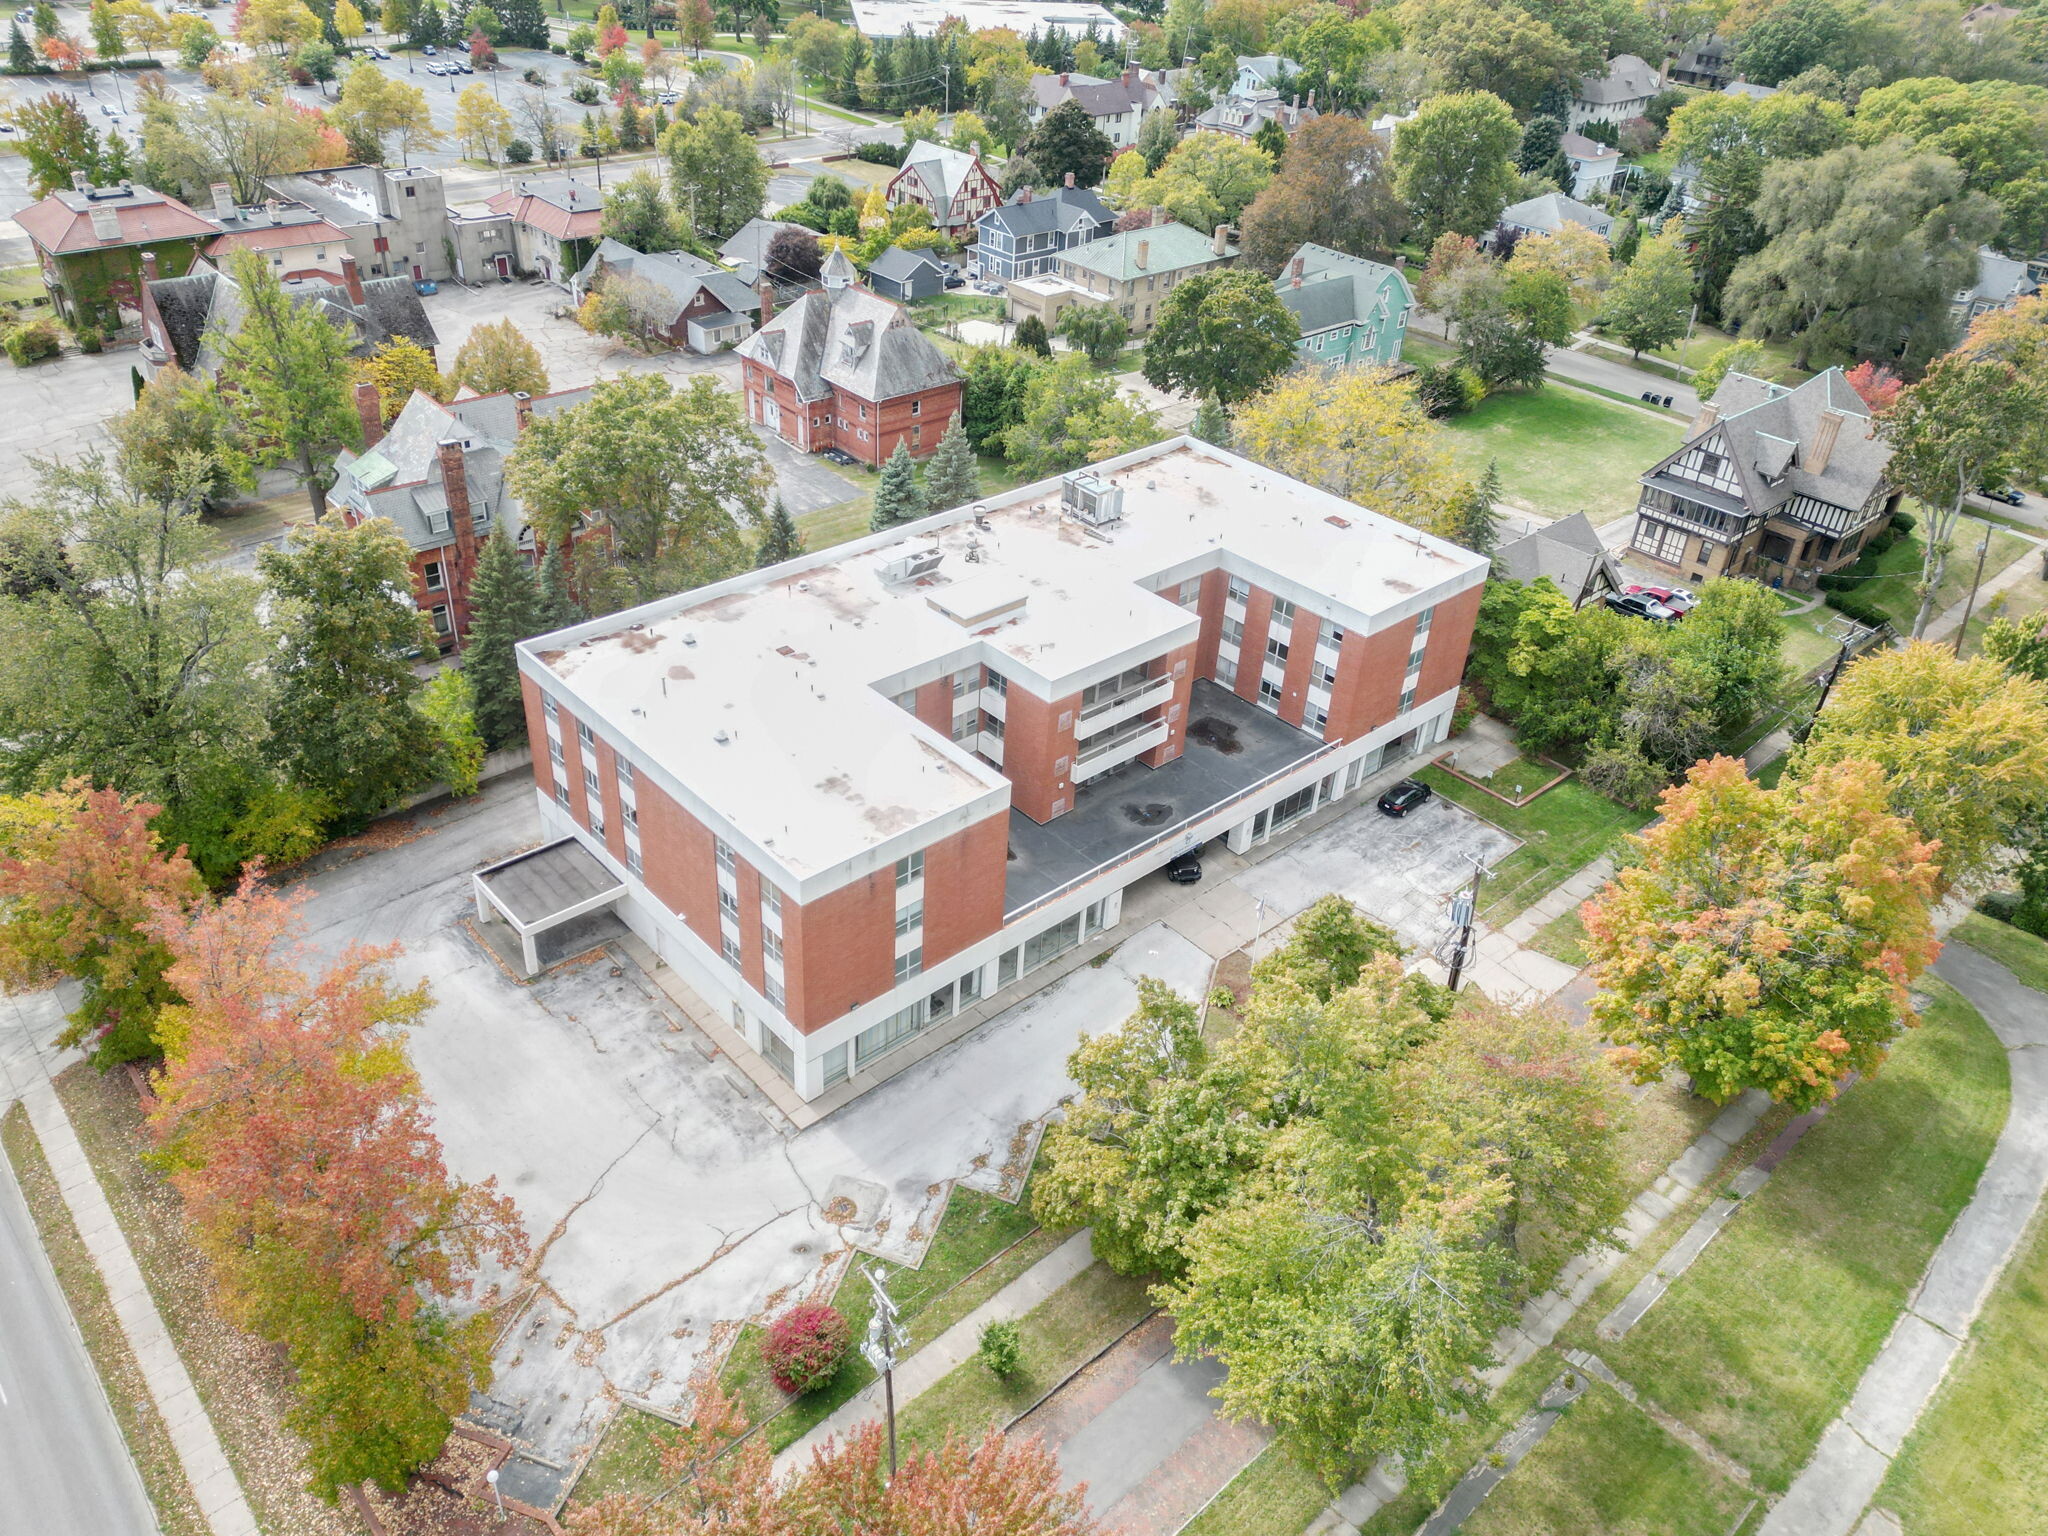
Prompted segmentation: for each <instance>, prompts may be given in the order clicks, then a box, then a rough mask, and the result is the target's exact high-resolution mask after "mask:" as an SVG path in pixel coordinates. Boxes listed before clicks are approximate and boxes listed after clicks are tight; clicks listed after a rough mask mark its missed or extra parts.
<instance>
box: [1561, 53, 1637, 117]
mask: <svg viewBox="0 0 2048 1536" xmlns="http://www.w3.org/2000/svg"><path fill="white" fill-rule="evenodd" d="M1659 85H1660V82H1659V80H1658V78H1657V71H1656V70H1655V69H1653V68H1651V67H1650V66H1649V65H1648V64H1645V63H1644V62H1643V61H1642V60H1641V59H1639V58H1637V57H1636V56H1635V55H1634V54H1632V53H1617V54H1616V55H1615V56H1614V57H1613V58H1611V59H1609V60H1608V61H1607V69H1606V71H1605V72H1604V73H1602V74H1597V75H1586V76H1583V77H1582V78H1581V79H1580V81H1579V88H1578V90H1577V92H1576V93H1574V95H1573V96H1572V104H1571V107H1570V110H1569V114H1568V120H1567V122H1566V123H1565V126H1566V127H1567V128H1583V127H1585V126H1586V124H1588V123H1616V124H1620V123H1625V122H1627V121H1628V120H1629V119H1630V118H1632V117H1641V116H1642V115H1643V113H1644V112H1645V111H1646V110H1647V109H1648V107H1649V105H1650V100H1651V98H1652V97H1654V96H1655V95H1656V94H1657V91H1658V88H1659Z"/></svg>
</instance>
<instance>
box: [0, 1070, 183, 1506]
mask: <svg viewBox="0 0 2048 1536" xmlns="http://www.w3.org/2000/svg"><path fill="white" fill-rule="evenodd" d="M0 1146H4V1147H5V1148H6V1151H7V1160H8V1162H10V1163H11V1164H13V1166H14V1177H15V1180H16V1182H17V1183H19V1184H20V1186H21V1195H22V1199H23V1201H24V1202H26V1204H27V1205H28V1211H29V1215H30V1216H32V1217H33V1218H34V1219H35V1224H36V1232H37V1234H38V1235H39V1236H40V1237H41V1238H42V1242H43V1251H44V1252H45V1253H46V1254H48V1255H49V1259H50V1268H51V1269H53V1270H54V1271H56V1275H57V1284H58V1285H59V1286H61V1287H62V1288H63V1290H64V1300H65V1301H66V1302H67V1303H68V1304H69V1306H70V1308H71V1315H72V1317H73V1318H74V1319H75V1320H76V1321H77V1323H78V1331H79V1333H80V1335H81V1336H82V1337H83V1338H84V1339H85V1349H86V1353H87V1354H89V1355H90V1356H91V1357H92V1364H93V1369H94V1370H95V1371H97V1372H98V1373H99V1378H100V1385H101V1386H102V1387H103V1388H104V1389H105V1391H106V1394H107V1402H108V1404H109V1405H110V1406H111V1407H112V1408H113V1410H114V1422H115V1423H117V1424H119V1425H120V1426H121V1438H122V1439H123V1440H126V1441H127V1442H128V1454H129V1455H130V1456H132V1457H134V1458H135V1467H136V1470H137V1471H139V1472H140V1473H141V1474H142V1486H143V1487H144V1489H146V1490H147V1491H148V1494H149V1502H150V1504H151V1506H152V1507H153V1508H154V1509H155V1510H156V1518H157V1523H158V1524H159V1525H160V1526H161V1527H162V1528H163V1536H208V1526H207V1523H206V1516H205V1515H204V1513H202V1512H201V1510H200V1508H199V1501H198V1500H197V1499H195V1498H193V1496H192V1485H191V1483H190V1482H188V1481H187V1480H186V1477H185V1466H184V1463H183V1462H181V1461H179V1460H178V1448H177V1446H175V1445H174V1444H172V1443H171V1432H170V1430H169V1428H168V1427H167V1426H166V1425H165V1423H164V1418H163V1415H162V1414H160V1413H158V1412H157V1409H156V1400H155V1398H154V1397H152V1396H151V1395H150V1390H149V1382H148V1381H147V1379H146V1378H145V1377H144V1376H143V1374H142V1365H141V1362H139V1361H138V1360H137V1359H136V1358H135V1352H134V1351H133V1350H132V1349H130V1348H129V1347H128V1335H127V1334H126V1333H125V1332H124V1331H123V1330H122V1328H121V1319H120V1317H119V1315H117V1314H116V1313H115V1311H114V1303H113V1299H112V1298H111V1297H109V1296H108V1295H107V1286H106V1282H105V1281H104V1280H102V1279H101V1278H100V1272H99V1267H98V1266H97V1265H96V1264H94V1263H93V1261H92V1254H91V1252H90V1251H89V1250H88V1249H87V1248H86V1246H85V1239H84V1238H83V1237H81V1236H79V1233H78V1226H77V1223H76V1222H74V1221H73V1220H72V1219H71V1209H70V1207H69V1206H67V1205H65V1203H64V1196H63V1192H62V1191H61V1190H60V1189H59V1188H58V1187H57V1175H56V1173H55V1172H54V1171H53V1170H52V1169H51V1167H50V1160H49V1159H48V1158H47V1157H45V1156H44V1155H43V1144H42V1143H41V1142H40V1141H38V1140H37V1139H36V1133H35V1127H34V1126H32V1125H30V1124H29V1119H28V1109H27V1107H26V1106H24V1105H22V1104H18V1103H17V1104H15V1105H14V1106H13V1107H12V1108H10V1109H9V1110H8V1111H7V1114H6V1117H5V1119H4V1120H0Z"/></svg>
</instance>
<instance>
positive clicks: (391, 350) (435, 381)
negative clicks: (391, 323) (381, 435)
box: [357, 336, 454, 426]
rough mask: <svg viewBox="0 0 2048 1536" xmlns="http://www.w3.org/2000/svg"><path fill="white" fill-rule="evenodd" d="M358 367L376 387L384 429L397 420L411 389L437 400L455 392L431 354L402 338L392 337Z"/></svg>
mask: <svg viewBox="0 0 2048 1536" xmlns="http://www.w3.org/2000/svg"><path fill="white" fill-rule="evenodd" d="M357 367H358V368H359V369H360V370H361V371H362V376H363V377H364V378H365V379H367V380H368V381H369V382H370V383H372V384H374V385H376V386H377V400H378V405H379V412H378V414H379V415H380V416H381V417H382V418H383V420H384V423H385V425H386V426H389V425H390V424H391V423H392V422H393V421H395V420H396V419H397V418H398V413H399V412H400V411H402V410H404V409H405V403H406V401H408V400H410V399H411V398H412V396H413V391H414V390H423V391H425V392H426V393H427V394H429V395H431V396H433V398H434V399H436V400H446V399H447V398H448V397H449V395H451V394H453V393H454V391H453V390H451V389H449V387H448V381H447V380H446V379H444V378H442V377H441V371H440V370H439V369H438V368H436V367H435V366H434V354H433V353H431V352H429V351H428V350H427V349H426V348H425V347H423V346H421V345H420V344H419V343H418V342H416V341H411V340H408V339H407V338H406V337H403V336H394V337H392V338H391V340H389V341H387V342H385V343H384V345H383V346H381V347H379V348H378V349H377V350H376V351H375V352H373V353H371V354H370V356H369V357H368V358H367V359H366V360H365V361H363V362H361V363H359V364H357Z"/></svg>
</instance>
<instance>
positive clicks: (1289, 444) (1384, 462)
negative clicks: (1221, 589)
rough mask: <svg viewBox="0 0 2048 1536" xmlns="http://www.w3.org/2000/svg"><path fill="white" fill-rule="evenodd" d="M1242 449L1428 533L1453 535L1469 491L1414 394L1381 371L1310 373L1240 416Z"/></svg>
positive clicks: (1251, 403)
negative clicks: (1461, 504) (1460, 507)
mask: <svg viewBox="0 0 2048 1536" xmlns="http://www.w3.org/2000/svg"><path fill="white" fill-rule="evenodd" d="M1233 426H1234V437H1235V441H1236V443H1237V446H1238V451H1239V452H1241V453H1243V454H1244V455H1245V456H1246V457H1248V458H1253V459H1257V460H1258V461H1259V462H1260V463H1261V464H1268V465H1271V466H1272V467H1273V468H1274V469H1277V470H1279V471H1280V472H1281V473H1282V474H1285V475H1292V476H1294V478H1295V479H1297V480H1306V481H1307V482H1308V483H1309V484H1311V485H1319V486H1321V487H1322V488H1323V489H1324V490H1327V491H1334V492H1336V494H1337V495H1339V496H1343V497H1345V498H1347V499H1349V500H1351V501H1355V502H1357V503H1358V504H1359V505H1360V506H1362V507H1367V508H1370V509H1371V510H1372V511H1374V512H1379V513H1383V514H1384V515H1386V516H1388V517H1392V518H1397V519H1399V520H1400V521H1401V522H1404V523H1407V524H1409V525H1410V526H1411V527H1415V528H1420V529H1421V530H1423V532H1425V533H1434V534H1438V535H1440V536H1443V537H1450V536H1451V533H1452V531H1453V529H1454V528H1455V527H1456V526H1458V521H1457V520H1458V517H1459V512H1458V505H1459V501H1460V498H1462V497H1465V496H1467V495H1469V493H1470V489H1471V488H1470V486H1469V485H1468V484H1467V482H1466V480H1465V477H1464V476H1463V475H1461V474H1460V473H1459V472H1458V469H1457V465H1456V463H1455V462H1454V461H1453V459H1452V458H1451V454H1450V450H1449V449H1448V448H1446V447H1445V446H1444V439H1443V433H1442V430H1441V429H1440V428H1439V427H1437V425H1436V424H1435V423H1434V422H1432V421H1431V420H1430V419H1429V417H1428V416H1427V415H1425V414H1424V412H1423V410H1422V407H1421V406H1420V405H1418V404H1417V403H1416V400H1415V390H1414V387H1413V386H1412V385H1410V384H1407V383H1401V382H1396V381H1395V380H1393V379H1391V378H1389V377H1388V375H1387V373H1386V371H1385V370H1384V369H1379V368H1333V369H1321V368H1317V369H1308V370H1305V371H1303V372H1300V373H1295V374H1290V375H1288V376H1287V377H1285V378H1283V379H1281V380H1280V381H1279V382H1278V383H1276V384H1275V385H1274V386H1273V387H1272V388H1271V389H1269V390H1267V391H1266V392H1265V393H1264V394H1262V395H1257V396H1254V397H1253V398H1252V399H1250V400H1248V401H1246V402H1245V404H1244V405H1243V406H1242V407H1240V408H1239V410H1238V412H1237V415H1236V417H1235V418H1234V422H1233Z"/></svg>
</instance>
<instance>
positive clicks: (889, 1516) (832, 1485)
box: [568, 1385, 1102, 1536]
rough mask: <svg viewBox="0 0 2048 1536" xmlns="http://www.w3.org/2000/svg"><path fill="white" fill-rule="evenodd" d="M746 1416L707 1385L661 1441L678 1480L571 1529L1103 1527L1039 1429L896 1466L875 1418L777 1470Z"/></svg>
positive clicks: (799, 1533)
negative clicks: (751, 1434) (793, 1466)
mask: <svg viewBox="0 0 2048 1536" xmlns="http://www.w3.org/2000/svg"><path fill="white" fill-rule="evenodd" d="M746 1427H747V1426H746V1420H745V1418H744V1416H743V1415H741V1414H740V1413H739V1411H738V1410H737V1409H736V1408H735V1406H734V1405H733V1403H732V1401H731V1399H729V1398H728V1397H726V1396H725V1395H724V1394H723V1393H722V1392H720V1391H719V1390H718V1388H717V1387H716V1386H715V1385H714V1386H710V1387H707V1388H706V1389H705V1391H704V1393H703V1395H702V1396H701V1397H700V1398H699V1400H698V1403H697V1411H696V1415H695V1417H694V1418H693V1420H692V1421H691V1422H690V1423H689V1424H687V1425H685V1426H684V1427H683V1428H682V1429H680V1430H679V1431H677V1432H676V1434H675V1436H674V1437H673V1438H672V1439H670V1440H669V1441H668V1443H667V1444H665V1445H664V1446H663V1447H662V1450H661V1470H662V1476H663V1477H664V1478H665V1479H667V1480H669V1481H670V1482H671V1483H673V1485H674V1486H673V1487H672V1488H670V1489H669V1490H668V1491H667V1492H665V1493H662V1494H659V1495H656V1496H654V1497H648V1496H645V1495H638V1494H611V1495H609V1496H607V1497H605V1498H603V1499H600V1500H598V1501H597V1502H596V1503H595V1504H592V1505H591V1506H590V1507H589V1508H587V1509H585V1510H583V1511H581V1512H580V1513H578V1514H576V1515H574V1516H572V1517H571V1518H570V1520H569V1523H568V1530H569V1533H570V1536H700V1533H702V1536H709V1533H713V1532H733V1531H744V1532H746V1533H747V1536H812V1533H815V1532H820V1531H858V1532H860V1533H861V1536H964V1533H966V1532H969V1531H972V1532H973V1533H974V1536H1102V1527H1101V1526H1100V1525H1099V1524H1098V1523H1097V1522H1096V1521H1095V1520H1094V1519H1093V1518H1091V1517H1090V1516H1089V1514H1088V1511H1087V1505H1086V1504H1085V1503H1084V1502H1083V1498H1082V1491H1081V1490H1078V1489H1076V1490H1073V1491H1070V1492H1062V1491H1061V1489H1060V1471H1059V1463H1058V1462H1057V1461H1055V1460H1054V1458H1053V1456H1052V1453H1051V1452H1049V1451H1047V1450H1046V1449H1045V1447H1044V1446H1043V1445H1042V1444H1041V1443H1040V1442H1039V1440H1038V1439H1037V1438H1036V1437H1035V1436H1034V1437H1032V1438H1029V1439H1025V1440H1022V1441H1017V1442H1012V1441H1009V1440H1006V1439H1005V1438H1004V1437H1003V1435H1002V1433H1001V1432H1000V1431H999V1430H995V1429H991V1430H989V1432H988V1433H987V1434H985V1435H984V1436H982V1438H981V1439H980V1440H979V1441H970V1440H967V1439H965V1438H963V1437H961V1436H957V1435H948V1436H947V1437H946V1442H945V1444H944V1445H942V1446H940V1447H939V1448H938V1449H937V1450H920V1451H912V1452H911V1453H910V1455H909V1456H908V1457H906V1458H905V1459H904V1461H903V1464H902V1465H901V1467H899V1468H898V1470H897V1472H896V1475H895V1476H894V1477H890V1476H888V1475H887V1470H886V1467H885V1464H884V1456H885V1454H886V1453H885V1450H884V1440H883V1432H882V1426H881V1425H880V1424H879V1423H878V1422H875V1421H873V1420H870V1421H869V1422H868V1423H866V1424H864V1425H862V1426H861V1427H860V1428H859V1429H857V1430H855V1431H854V1432H853V1434H852V1435H851V1436H850V1437H849V1438H848V1439H847V1440H846V1441H845V1442H844V1443H841V1442H839V1441H836V1440H827V1441H826V1442H825V1444H823V1445H822V1446H820V1447H818V1448H817V1449H816V1450H814V1451H813V1452H812V1453H811V1459H810V1462H809V1464H808V1465H806V1466H804V1467H802V1468H801V1469H799V1470H798V1471H797V1472H796V1473H795V1474H794V1475H793V1476H791V1477H790V1478H788V1479H787V1480H778V1479H777V1477H776V1475H775V1458H774V1455H773V1453H772V1452H771V1451H770V1450H769V1449H768V1446H767V1444H766V1443H765V1442H764V1441H763V1440H762V1439H761V1438H760V1437H759V1436H756V1437H755V1438H753V1439H751V1440H748V1441H746V1442H745V1443H744V1444H742V1445H738V1446H734V1445H733V1442H734V1441H735V1440H737V1439H738V1437H739V1436H740V1435H741V1434H742V1433H743V1432H744V1431H745V1429H746ZM729 1447H730V1449H728V1448H729Z"/></svg>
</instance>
